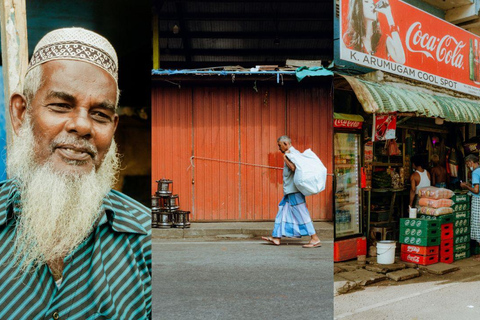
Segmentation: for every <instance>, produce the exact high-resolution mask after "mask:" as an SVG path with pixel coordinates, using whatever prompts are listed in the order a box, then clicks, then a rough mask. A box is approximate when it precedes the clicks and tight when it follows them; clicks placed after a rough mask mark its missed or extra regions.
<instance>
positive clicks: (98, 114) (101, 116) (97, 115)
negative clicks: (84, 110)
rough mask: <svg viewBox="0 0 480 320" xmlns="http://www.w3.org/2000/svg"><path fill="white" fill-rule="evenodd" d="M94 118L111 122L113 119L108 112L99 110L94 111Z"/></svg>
mask: <svg viewBox="0 0 480 320" xmlns="http://www.w3.org/2000/svg"><path fill="white" fill-rule="evenodd" d="M92 117H93V119H95V120H97V121H99V122H109V121H110V120H111V118H110V116H109V115H108V114H106V113H103V112H100V111H97V112H93V113H92Z"/></svg>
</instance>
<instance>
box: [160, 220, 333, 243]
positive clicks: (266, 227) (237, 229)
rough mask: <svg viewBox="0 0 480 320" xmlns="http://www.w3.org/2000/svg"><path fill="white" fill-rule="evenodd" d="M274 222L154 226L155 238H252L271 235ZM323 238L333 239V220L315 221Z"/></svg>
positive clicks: (316, 228) (197, 223)
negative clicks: (161, 227) (160, 227)
mask: <svg viewBox="0 0 480 320" xmlns="http://www.w3.org/2000/svg"><path fill="white" fill-rule="evenodd" d="M273 224H274V223H273V221H272V222H205V223H199V222H196V223H192V226H191V227H190V228H188V229H177V228H169V229H158V228H152V238H154V239H202V240H212V241H213V240H228V239H230V240H249V239H250V240H251V239H254V238H260V237H262V236H270V235H271V234H272V229H273ZM313 225H314V226H315V230H316V231H317V234H318V236H319V237H320V239H321V240H333V222H314V223H313Z"/></svg>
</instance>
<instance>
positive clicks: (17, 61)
mask: <svg viewBox="0 0 480 320" xmlns="http://www.w3.org/2000/svg"><path fill="white" fill-rule="evenodd" d="M0 22H1V34H2V67H3V80H4V92H5V109H6V110H5V123H6V128H5V131H6V133H7V143H10V142H11V137H12V135H11V130H12V129H11V124H10V113H9V104H10V96H11V95H12V93H14V92H19V91H20V90H22V83H23V77H24V76H25V73H26V71H27V67H28V43H27V14H26V7H25V0H1V2H0Z"/></svg>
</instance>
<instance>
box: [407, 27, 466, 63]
mask: <svg viewBox="0 0 480 320" xmlns="http://www.w3.org/2000/svg"><path fill="white" fill-rule="evenodd" d="M405 44H406V46H407V49H408V50H409V51H410V52H419V53H422V54H424V55H425V56H426V57H428V58H432V59H435V60H436V61H437V62H442V63H444V64H446V65H451V66H452V67H455V68H458V69H462V67H463V66H464V55H463V54H461V53H460V52H461V50H462V49H463V48H464V47H465V46H466V43H465V42H463V41H461V40H457V39H455V37H453V36H451V35H448V34H447V35H445V36H443V37H442V38H439V37H436V36H434V35H430V34H429V33H427V32H424V31H422V23H421V22H415V23H413V24H412V25H411V26H410V28H408V31H407V34H406V37H405Z"/></svg>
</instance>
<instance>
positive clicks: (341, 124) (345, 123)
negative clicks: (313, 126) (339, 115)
mask: <svg viewBox="0 0 480 320" xmlns="http://www.w3.org/2000/svg"><path fill="white" fill-rule="evenodd" d="M333 126H334V127H335V128H343V129H362V122H360V121H352V120H342V119H334V120H333Z"/></svg>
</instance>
